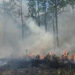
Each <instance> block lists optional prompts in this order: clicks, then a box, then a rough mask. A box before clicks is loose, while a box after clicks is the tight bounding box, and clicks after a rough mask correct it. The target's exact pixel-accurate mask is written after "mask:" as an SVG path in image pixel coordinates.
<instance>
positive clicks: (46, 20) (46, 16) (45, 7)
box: [45, 2, 47, 31]
mask: <svg viewBox="0 0 75 75" xmlns="http://www.w3.org/2000/svg"><path fill="white" fill-rule="evenodd" d="M45 30H46V31H47V13H46V2H45Z"/></svg>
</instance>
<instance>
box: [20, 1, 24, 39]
mask: <svg viewBox="0 0 75 75" xmlns="http://www.w3.org/2000/svg"><path fill="white" fill-rule="evenodd" d="M21 22H22V39H23V38H24V21H23V10H22V0H21Z"/></svg>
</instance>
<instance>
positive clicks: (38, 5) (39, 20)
mask: <svg viewBox="0 0 75 75" xmlns="http://www.w3.org/2000/svg"><path fill="white" fill-rule="evenodd" d="M37 5H38V25H39V26H40V15H39V12H40V8H39V0H38V1H37Z"/></svg>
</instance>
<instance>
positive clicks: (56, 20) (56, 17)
mask: <svg viewBox="0 0 75 75" xmlns="http://www.w3.org/2000/svg"><path fill="white" fill-rule="evenodd" d="M55 25H56V31H55V32H56V43H57V47H58V46H59V38H58V13H57V0H55Z"/></svg>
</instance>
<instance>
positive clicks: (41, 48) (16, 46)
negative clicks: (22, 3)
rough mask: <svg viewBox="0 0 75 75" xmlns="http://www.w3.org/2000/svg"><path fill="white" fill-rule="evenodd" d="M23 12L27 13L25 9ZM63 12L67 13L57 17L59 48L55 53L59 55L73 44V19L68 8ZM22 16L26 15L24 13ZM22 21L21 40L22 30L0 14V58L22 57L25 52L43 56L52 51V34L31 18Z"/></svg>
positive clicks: (6, 16)
mask: <svg viewBox="0 0 75 75" xmlns="http://www.w3.org/2000/svg"><path fill="white" fill-rule="evenodd" d="M26 7H27V6H26ZM66 9H67V10H66ZM25 10H26V11H27V9H24V11H25ZM65 10H66V11H67V12H64V13H63V14H60V15H59V39H60V42H59V43H60V48H59V49H56V50H55V52H56V53H61V52H62V50H63V49H65V48H67V47H68V48H74V44H75V40H74V37H75V36H74V32H75V26H74V24H75V22H74V19H75V17H74V16H72V15H73V14H72V13H71V12H70V11H68V10H70V7H69V6H68V7H66V8H65ZM24 14H25V15H26V14H27V13H25V12H24ZM24 21H25V34H24V39H23V40H22V37H21V35H22V32H21V31H22V30H21V28H19V27H18V26H19V25H18V24H17V23H15V22H14V20H13V19H12V18H11V17H10V16H8V15H5V14H2V13H0V58H9V57H14V58H15V57H23V56H25V54H26V50H28V53H32V54H40V53H41V54H42V53H43V54H45V53H47V52H49V51H50V50H54V37H53V34H52V32H46V31H45V30H44V29H43V27H39V26H38V25H37V24H36V22H35V21H34V20H33V19H32V18H29V19H27V18H26V19H25V20H24ZM20 25H21V24H20ZM59 50H60V52H59Z"/></svg>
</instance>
